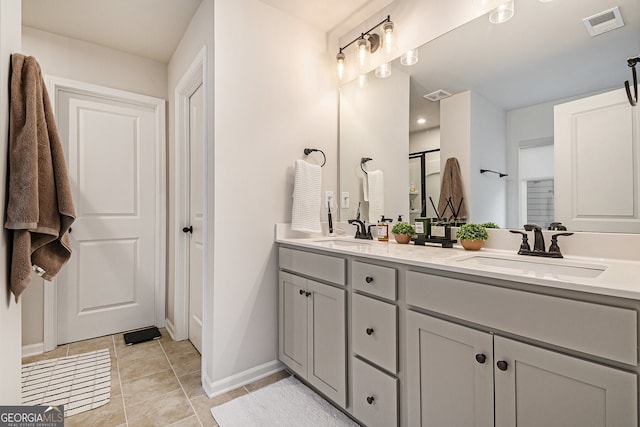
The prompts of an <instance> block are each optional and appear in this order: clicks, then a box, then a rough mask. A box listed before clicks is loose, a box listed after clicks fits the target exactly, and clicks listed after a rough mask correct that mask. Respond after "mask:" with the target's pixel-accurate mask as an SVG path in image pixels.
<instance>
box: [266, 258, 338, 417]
mask: <svg viewBox="0 0 640 427" xmlns="http://www.w3.org/2000/svg"><path fill="white" fill-rule="evenodd" d="M291 259H295V260H296V262H295V263H290V262H289V261H290V260H291ZM345 262H346V261H345V260H344V259H341V258H338V257H329V256H326V255H321V254H314V253H308V252H301V251H295V250H291V249H288V248H280V267H281V270H280V273H279V285H278V287H279V289H278V290H279V310H278V315H279V321H278V326H279V343H278V344H279V345H278V353H279V358H280V360H281V361H282V362H283V363H285V364H286V365H287V366H288V367H289V368H290V369H291V370H292V371H294V372H295V373H296V374H298V375H299V376H300V377H301V378H304V379H306V380H307V381H308V382H309V383H310V384H311V385H313V386H314V387H316V388H317V389H318V390H319V391H321V392H322V393H323V394H324V395H325V396H327V397H328V398H330V399H331V400H333V401H334V402H335V403H337V404H338V405H340V406H342V407H343V408H345V407H346V388H347V387H346V381H347V375H346V361H347V359H346V354H347V353H346V303H345V296H346V290H345V289H343V288H341V287H339V286H333V285H331V284H327V283H322V282H320V281H316V280H313V279H311V278H307V277H304V276H302V275H298V274H293V273H290V272H287V271H283V270H282V268H285V267H286V268H288V269H291V270H294V271H296V272H299V273H300V274H304V275H309V274H310V273H315V275H316V276H321V277H320V278H321V279H322V280H328V281H334V282H340V281H341V280H342V283H336V285H341V286H344V280H345V276H344V275H345ZM319 265H326V266H329V267H330V268H329V269H328V270H324V271H323V270H318V269H317V268H318V266H319ZM340 278H342V279H340Z"/></svg>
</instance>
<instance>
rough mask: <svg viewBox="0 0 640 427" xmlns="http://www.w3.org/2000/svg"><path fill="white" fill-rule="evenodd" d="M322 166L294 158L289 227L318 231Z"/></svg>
mask: <svg viewBox="0 0 640 427" xmlns="http://www.w3.org/2000/svg"><path fill="white" fill-rule="evenodd" d="M321 186H322V168H321V167H320V166H318V165H313V164H311V163H308V162H305V161H304V160H296V172H295V182H294V187H293V209H292V211H291V229H292V230H294V231H303V232H306V233H320V232H321V231H322V228H321V227H320V204H321V197H320V189H321Z"/></svg>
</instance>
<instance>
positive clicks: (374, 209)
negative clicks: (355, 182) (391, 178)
mask: <svg viewBox="0 0 640 427" xmlns="http://www.w3.org/2000/svg"><path fill="white" fill-rule="evenodd" d="M364 182H366V183H367V184H366V188H365V190H366V191H365V194H366V199H365V200H368V201H369V222H371V223H375V222H376V221H377V220H378V219H379V218H380V217H381V216H382V215H383V214H384V179H383V174H382V171H381V170H374V171H369V172H368V173H367V177H366V179H365V181H364Z"/></svg>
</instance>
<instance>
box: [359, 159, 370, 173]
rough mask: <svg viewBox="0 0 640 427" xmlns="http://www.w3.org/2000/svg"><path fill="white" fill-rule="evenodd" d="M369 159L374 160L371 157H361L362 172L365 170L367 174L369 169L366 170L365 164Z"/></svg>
mask: <svg viewBox="0 0 640 427" xmlns="http://www.w3.org/2000/svg"><path fill="white" fill-rule="evenodd" d="M369 160H373V159H372V158H371V157H362V158H361V159H360V169H362V172H364V174H365V175H368V174H367V171H366V170H364V164H365V163H367V162H368V161H369Z"/></svg>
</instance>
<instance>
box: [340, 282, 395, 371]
mask: <svg viewBox="0 0 640 427" xmlns="http://www.w3.org/2000/svg"><path fill="white" fill-rule="evenodd" d="M351 304H352V305H351V339H352V346H353V352H354V353H356V354H358V355H360V356H362V357H363V358H365V359H367V360H369V361H371V362H373V363H375V364H376V365H378V366H380V367H382V368H384V369H386V370H387V371H389V372H393V373H397V372H398V357H397V354H398V351H397V342H398V338H397V330H398V326H397V319H398V315H397V307H396V306H395V305H393V304H389V303H386V302H382V301H378V300H375V299H373V298H369V297H366V296H364V295H358V294H354V295H353V299H352V302H351Z"/></svg>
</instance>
